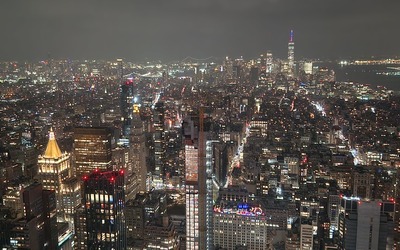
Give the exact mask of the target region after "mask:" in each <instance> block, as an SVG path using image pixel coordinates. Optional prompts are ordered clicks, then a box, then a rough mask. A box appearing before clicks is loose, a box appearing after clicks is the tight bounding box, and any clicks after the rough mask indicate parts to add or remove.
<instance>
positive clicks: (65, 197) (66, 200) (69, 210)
mask: <svg viewBox="0 0 400 250" xmlns="http://www.w3.org/2000/svg"><path fill="white" fill-rule="evenodd" d="M60 195H61V201H62V208H63V211H64V218H65V220H66V221H68V222H70V223H71V224H73V223H74V215H75V213H76V210H77V209H78V207H79V206H80V204H81V185H80V180H79V179H78V178H77V177H69V178H67V179H65V180H63V181H62V183H61V191H60Z"/></svg>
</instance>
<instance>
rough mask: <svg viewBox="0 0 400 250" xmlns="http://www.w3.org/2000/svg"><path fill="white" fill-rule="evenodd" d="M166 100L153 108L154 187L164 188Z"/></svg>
mask: <svg viewBox="0 0 400 250" xmlns="http://www.w3.org/2000/svg"><path fill="white" fill-rule="evenodd" d="M164 112H165V110H164V102H162V101H159V102H157V103H156V104H155V106H154V109H153V128H154V132H153V143H154V170H153V187H154V188H156V189H162V188H163V174H164V155H165V148H164V147H165V135H164Z"/></svg>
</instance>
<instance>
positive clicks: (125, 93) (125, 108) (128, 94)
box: [121, 80, 135, 138]
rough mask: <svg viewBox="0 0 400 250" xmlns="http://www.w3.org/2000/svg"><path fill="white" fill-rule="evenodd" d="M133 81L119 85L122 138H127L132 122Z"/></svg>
mask: <svg viewBox="0 0 400 250" xmlns="http://www.w3.org/2000/svg"><path fill="white" fill-rule="evenodd" d="M134 94H135V93H134V83H133V80H127V81H125V82H123V83H122V85H121V116H122V119H123V120H122V122H123V123H122V124H123V128H122V130H123V133H122V134H123V136H124V137H126V138H127V137H129V133H130V126H131V121H132V105H133V100H134Z"/></svg>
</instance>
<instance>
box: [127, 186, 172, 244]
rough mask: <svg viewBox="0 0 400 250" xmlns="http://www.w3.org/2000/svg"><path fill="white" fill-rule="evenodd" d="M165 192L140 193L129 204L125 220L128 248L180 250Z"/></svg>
mask: <svg viewBox="0 0 400 250" xmlns="http://www.w3.org/2000/svg"><path fill="white" fill-rule="evenodd" d="M166 200H167V196H166V194H165V192H159V191H153V192H151V193H140V194H138V195H137V196H136V198H135V199H134V200H130V201H128V202H127V204H126V207H125V219H126V228H127V241H128V248H132V249H178V248H177V247H178V242H179V241H178V237H177V233H176V230H175V227H174V225H173V223H172V221H170V220H169V218H168V215H167V213H166V208H167V203H166Z"/></svg>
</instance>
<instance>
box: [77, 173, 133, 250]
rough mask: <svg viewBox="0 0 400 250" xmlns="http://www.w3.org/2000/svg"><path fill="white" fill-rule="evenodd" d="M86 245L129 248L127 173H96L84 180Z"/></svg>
mask: <svg viewBox="0 0 400 250" xmlns="http://www.w3.org/2000/svg"><path fill="white" fill-rule="evenodd" d="M83 187H84V198H83V200H84V203H83V204H85V211H84V214H85V219H86V232H87V246H88V247H89V248H90V249H115V250H122V249H126V229H125V218H124V207H125V193H124V172H123V171H122V170H121V171H108V172H100V171H95V172H93V173H92V174H90V175H89V176H84V177H83Z"/></svg>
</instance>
